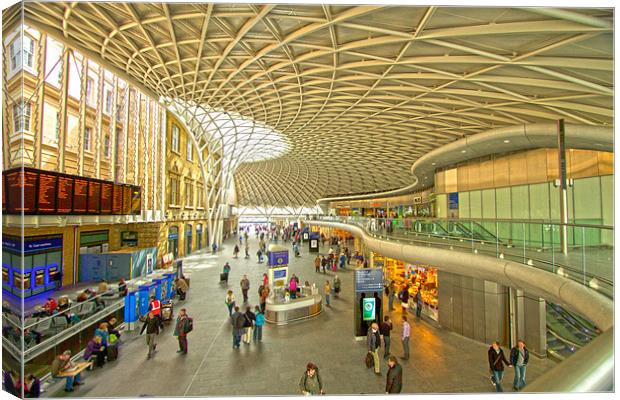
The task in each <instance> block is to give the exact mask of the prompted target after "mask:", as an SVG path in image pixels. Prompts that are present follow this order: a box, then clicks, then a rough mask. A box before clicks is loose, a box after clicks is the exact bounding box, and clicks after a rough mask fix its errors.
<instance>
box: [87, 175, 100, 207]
mask: <svg viewBox="0 0 620 400" xmlns="http://www.w3.org/2000/svg"><path fill="white" fill-rule="evenodd" d="M100 202H101V182H96V181H89V182H88V213H89V214H99V203H100Z"/></svg>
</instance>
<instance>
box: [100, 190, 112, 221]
mask: <svg viewBox="0 0 620 400" xmlns="http://www.w3.org/2000/svg"><path fill="white" fill-rule="evenodd" d="M112 187H113V185H112V184H111V183H102V184H101V214H111V213H112Z"/></svg>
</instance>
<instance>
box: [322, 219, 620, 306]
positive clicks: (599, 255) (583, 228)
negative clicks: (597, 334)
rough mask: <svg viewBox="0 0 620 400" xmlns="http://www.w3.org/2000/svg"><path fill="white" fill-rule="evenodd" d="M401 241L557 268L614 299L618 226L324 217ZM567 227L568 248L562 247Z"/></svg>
mask: <svg viewBox="0 0 620 400" xmlns="http://www.w3.org/2000/svg"><path fill="white" fill-rule="evenodd" d="M319 220H323V221H333V222H342V223H348V224H354V225H356V226H359V227H360V228H362V229H364V230H365V231H366V233H367V234H369V235H371V236H373V237H376V238H379V239H382V238H384V239H386V240H391V241H397V242H404V243H412V244H416V245H422V246H430V247H438V248H448V249H450V250H455V251H464V252H471V253H475V254H484V255H489V256H493V257H497V258H500V259H506V260H510V261H516V262H519V263H522V264H526V265H529V266H533V267H536V268H539V269H543V270H545V271H548V272H552V273H555V274H558V275H561V276H564V277H566V278H569V279H571V280H574V281H576V282H579V283H581V284H583V285H585V286H588V287H590V288H592V289H594V290H596V291H597V292H599V293H601V294H603V295H605V296H607V297H609V298H613V251H614V244H613V236H614V235H613V234H614V232H613V228H612V227H609V226H603V225H587V224H565V225H563V224H561V223H558V222H551V221H515V220H487V219H441V218H428V219H413V218H371V217H356V216H323V217H319ZM564 226H566V228H567V232H568V236H567V241H568V244H569V246H568V251H567V252H566V253H563V252H562V250H561V246H560V230H561V229H562V228H563V227H564Z"/></svg>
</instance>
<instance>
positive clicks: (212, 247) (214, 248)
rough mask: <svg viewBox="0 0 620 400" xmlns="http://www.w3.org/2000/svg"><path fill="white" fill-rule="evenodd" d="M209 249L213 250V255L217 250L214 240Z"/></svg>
mask: <svg viewBox="0 0 620 400" xmlns="http://www.w3.org/2000/svg"><path fill="white" fill-rule="evenodd" d="M211 250H213V255H215V252H216V251H217V244H216V243H215V242H213V244H212V245H211Z"/></svg>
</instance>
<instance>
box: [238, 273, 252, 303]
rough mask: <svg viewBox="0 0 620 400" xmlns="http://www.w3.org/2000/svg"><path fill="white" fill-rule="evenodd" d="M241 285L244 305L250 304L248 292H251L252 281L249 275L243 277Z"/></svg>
mask: <svg viewBox="0 0 620 400" xmlns="http://www.w3.org/2000/svg"><path fill="white" fill-rule="evenodd" d="M239 284H240V285H241V293H243V303H244V304H245V303H247V302H248V290H250V280H249V279H248V276H247V275H243V278H242V279H241V281H240V282H239Z"/></svg>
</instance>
